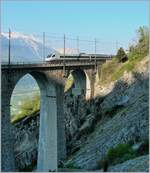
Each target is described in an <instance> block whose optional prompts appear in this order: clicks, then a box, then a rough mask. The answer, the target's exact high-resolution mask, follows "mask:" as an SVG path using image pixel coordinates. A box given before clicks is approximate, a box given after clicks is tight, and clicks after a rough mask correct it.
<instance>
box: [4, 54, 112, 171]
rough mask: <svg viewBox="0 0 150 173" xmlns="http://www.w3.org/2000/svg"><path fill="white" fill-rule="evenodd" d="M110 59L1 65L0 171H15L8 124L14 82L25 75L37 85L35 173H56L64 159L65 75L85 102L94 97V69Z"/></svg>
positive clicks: (11, 138)
mask: <svg viewBox="0 0 150 173" xmlns="http://www.w3.org/2000/svg"><path fill="white" fill-rule="evenodd" d="M110 58H111V57H110V56H104V57H103V56H100V57H97V58H96V61H95V60H94V59H93V60H89V59H88V58H83V59H80V60H79V59H74V60H71V59H68V60H65V63H64V60H57V61H55V62H50V63H41V64H10V65H2V102H1V103H2V106H1V107H2V116H1V151H2V152H1V153H2V159H1V160H2V163H1V166H2V171H6V172H8V171H12V172H13V171H17V170H16V167H15V159H14V150H13V143H14V139H13V136H14V135H13V130H12V124H11V122H10V106H11V105H10V100H11V95H12V92H13V90H14V87H15V85H16V84H17V82H18V81H19V80H20V79H21V78H22V77H23V76H24V75H26V74H30V75H32V76H33V77H34V78H35V80H36V81H37V83H38V85H39V88H40V93H41V97H40V98H41V100H40V132H39V146H38V161H37V171H40V172H48V171H49V170H51V171H56V170H57V165H58V161H59V160H63V159H64V158H65V156H66V141H65V124H64V113H63V94H64V85H65V81H66V79H67V77H68V76H69V74H72V75H73V78H74V86H75V87H74V88H73V92H74V94H77V95H78V94H80V93H81V92H84V93H85V95H86V98H87V99H88V98H92V97H93V96H94V82H95V74H96V73H95V72H96V66H97V65H101V64H102V63H104V62H105V61H106V60H107V59H110Z"/></svg>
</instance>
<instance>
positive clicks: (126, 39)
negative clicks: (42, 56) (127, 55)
mask: <svg viewBox="0 0 150 173" xmlns="http://www.w3.org/2000/svg"><path fill="white" fill-rule="evenodd" d="M148 7H149V2H148V0H141V1H140V0H138V1H136V0H132V1H129V0H124V1H123V0H120V1H119V0H118V1H112V0H110V1H107V0H106V1H101V0H99V1H71V2H69V1H36V0H34V1H16V0H14V1H13V0H12V1H3V2H2V5H1V13H2V16H1V19H2V21H1V24H2V27H1V29H2V31H8V28H10V29H11V30H12V31H17V32H25V33H33V32H34V33H42V32H46V33H50V34H55V35H62V34H63V33H65V34H66V35H68V36H70V37H76V36H79V37H80V38H84V39H90V40H91V39H94V38H97V39H99V40H101V41H103V42H105V41H106V42H116V41H118V44H120V45H121V46H123V47H125V48H126V49H127V47H128V45H129V43H131V42H132V41H133V40H134V39H135V38H136V36H137V35H136V31H137V29H138V28H139V26H143V25H146V26H149V23H148V14H149V8H148Z"/></svg>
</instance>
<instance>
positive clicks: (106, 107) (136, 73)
mask: <svg viewBox="0 0 150 173" xmlns="http://www.w3.org/2000/svg"><path fill="white" fill-rule="evenodd" d="M101 88H103V90H101ZM97 94H98V95H100V96H102V95H103V99H102V100H101V97H100V96H98V97H96V98H95V101H94V105H95V109H96V108H99V109H97V110H96V111H95V112H96V113H95V114H94V116H95V117H96V119H98V120H99V121H97V124H96V126H95V129H94V131H93V132H92V133H90V134H89V135H87V140H84V142H83V143H82V144H81V145H80V149H79V151H77V152H76V153H74V154H73V155H72V156H71V157H70V158H68V160H67V162H66V164H65V166H66V167H67V166H68V167H70V165H71V166H72V167H80V168H83V169H86V170H92V169H98V168H102V165H99V164H98V162H99V161H100V160H102V159H104V158H105V157H106V156H107V153H108V151H109V150H110V149H111V148H112V147H115V146H117V145H118V144H120V143H128V142H130V143H131V144H132V145H133V146H134V145H135V144H139V143H144V141H145V140H146V139H148V132H149V128H148V127H149V126H148V125H149V124H148V57H146V58H144V59H143V60H141V61H139V63H138V64H137V65H135V66H134V70H133V71H132V72H124V75H123V76H122V77H121V78H120V80H117V81H112V83H111V85H110V84H105V85H104V86H100V90H99V91H98V90H97ZM104 95H105V96H104ZM87 116H88V115H87ZM139 148H140V147H139ZM146 150H148V149H146ZM146 152H148V151H146ZM138 154H139V155H140V154H141V155H143V154H144V153H142V152H141V153H138ZM114 159H115V158H114ZM139 163H140V162H139ZM146 163H147V164H145V168H144V170H147V169H148V162H146ZM126 166H128V164H127V165H126ZM119 169H120V170H122V168H120V167H119V168H118V170H117V171H119ZM125 170H128V171H130V168H127V169H125ZM131 170H132V169H131ZM135 171H140V170H138V167H137V169H136V168H135Z"/></svg>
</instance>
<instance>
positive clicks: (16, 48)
mask: <svg viewBox="0 0 150 173" xmlns="http://www.w3.org/2000/svg"><path fill="white" fill-rule="evenodd" d="M8 45H9V37H8V33H1V51H2V53H1V57H2V62H8ZM44 51H45V57H46V56H47V55H49V54H51V53H52V52H55V50H54V49H53V48H51V47H50V46H45V49H44ZM35 61H37V62H39V61H43V43H42V41H40V40H39V39H38V38H35V37H34V36H32V35H25V34H22V33H18V32H12V33H11V62H35Z"/></svg>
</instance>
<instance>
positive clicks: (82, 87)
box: [71, 69, 91, 99]
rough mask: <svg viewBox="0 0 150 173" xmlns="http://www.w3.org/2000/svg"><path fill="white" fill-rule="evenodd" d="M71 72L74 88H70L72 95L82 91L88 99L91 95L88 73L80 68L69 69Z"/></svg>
mask: <svg viewBox="0 0 150 173" xmlns="http://www.w3.org/2000/svg"><path fill="white" fill-rule="evenodd" d="M71 74H72V76H73V78H74V88H72V93H73V94H74V95H80V94H81V93H83V94H84V95H85V98H86V99H89V98H90V95H91V87H90V79H89V76H88V74H87V73H86V72H85V71H84V70H80V69H77V70H73V71H71Z"/></svg>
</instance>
